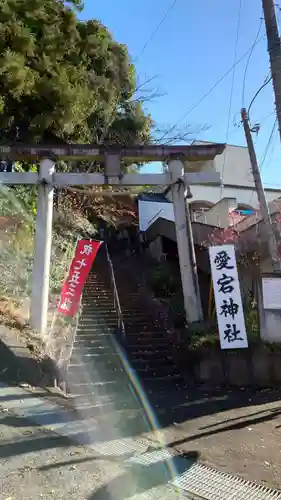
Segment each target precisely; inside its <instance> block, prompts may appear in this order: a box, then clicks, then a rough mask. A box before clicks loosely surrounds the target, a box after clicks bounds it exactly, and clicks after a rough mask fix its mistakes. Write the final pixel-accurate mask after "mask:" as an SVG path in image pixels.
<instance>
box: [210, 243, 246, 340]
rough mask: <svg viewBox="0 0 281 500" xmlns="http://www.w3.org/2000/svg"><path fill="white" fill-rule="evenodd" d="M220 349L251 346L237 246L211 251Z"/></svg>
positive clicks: (220, 247) (217, 248)
mask: <svg viewBox="0 0 281 500" xmlns="http://www.w3.org/2000/svg"><path fill="white" fill-rule="evenodd" d="M209 256H210V263H211V271H212V280H213V288H214V295H215V303H216V312H217V319H218V328H219V336H220V345H221V349H243V348H247V347H248V339H247V332H246V327H245V319H244V312H243V306H242V299H241V292H240V285H239V278H238V272H237V264H236V257H235V249H234V245H218V246H213V247H210V248H209Z"/></svg>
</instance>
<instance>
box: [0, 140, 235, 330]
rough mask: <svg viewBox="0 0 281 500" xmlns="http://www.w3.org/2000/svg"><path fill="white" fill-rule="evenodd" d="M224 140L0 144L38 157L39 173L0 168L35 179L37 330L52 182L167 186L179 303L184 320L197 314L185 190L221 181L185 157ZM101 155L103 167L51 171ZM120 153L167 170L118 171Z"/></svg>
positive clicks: (24, 180) (42, 316) (9, 176)
mask: <svg viewBox="0 0 281 500" xmlns="http://www.w3.org/2000/svg"><path fill="white" fill-rule="evenodd" d="M224 149H225V145H224V144H203V145H201V144H199V145H191V146H165V145H164V146H162V145H149V146H132V147H128V148H122V147H119V146H118V145H116V146H108V147H107V146H93V145H80V144H79V145H63V146H43V145H34V146H28V145H21V144H15V145H11V146H8V145H0V158H1V157H2V158H3V157H8V158H11V159H13V160H29V159H30V160H38V161H40V168H39V173H30V172H27V173H18V172H12V173H10V172H9V173H7V172H3V173H0V183H1V184H7V185H15V184H33V185H34V184H38V186H39V188H38V204H37V218H36V235H35V252H34V264H33V275H32V299H31V323H32V326H33V328H35V329H36V330H37V331H38V332H39V333H41V334H42V333H44V332H45V330H46V326H47V312H48V302H49V275H50V260H51V246H52V219H53V197H54V186H56V187H57V186H58V187H63V186H79V185H80V186H81V185H95V186H106V185H108V186H118V187H120V186H143V185H151V186H159V185H162V186H169V188H170V189H171V192H172V199H173V205H174V215H175V227H176V235H177V245H178V254H179V263H180V271H181V280H182V288H183V296H184V307H185V313H186V317H187V319H188V321H189V322H191V323H192V322H196V321H199V320H200V319H201V315H202V312H201V305H200V299H199V296H198V294H199V291H198V288H197V285H196V280H195V279H194V269H193V264H192V250H193V248H192V245H191V244H190V241H189V238H188V227H187V224H188V222H187V218H186V205H185V203H186V201H185V193H186V190H187V189H188V190H189V186H191V185H192V184H216V185H219V184H220V174H219V173H215V172H214V173H209V172H188V173H185V168H184V167H185V165H186V162H198V161H200V162H204V161H208V160H213V159H214V158H215V156H216V155H219V154H222V152H223V151H224ZM77 159H80V160H93V159H95V160H102V161H104V164H105V173H104V174H101V173H56V171H55V164H56V161H57V160H77ZM121 159H126V160H127V161H131V162H132V163H133V162H136V161H140V160H141V161H143V162H149V161H166V162H167V164H168V172H167V173H163V174H124V175H123V174H122V173H121V169H120V161H121Z"/></svg>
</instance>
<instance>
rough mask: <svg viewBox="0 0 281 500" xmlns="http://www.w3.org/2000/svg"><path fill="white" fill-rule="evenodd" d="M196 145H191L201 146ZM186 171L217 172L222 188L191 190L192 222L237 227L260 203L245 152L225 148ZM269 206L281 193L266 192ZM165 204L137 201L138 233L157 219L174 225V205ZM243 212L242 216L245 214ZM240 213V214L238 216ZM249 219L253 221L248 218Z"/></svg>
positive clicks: (268, 190)
mask: <svg viewBox="0 0 281 500" xmlns="http://www.w3.org/2000/svg"><path fill="white" fill-rule="evenodd" d="M204 143H206V142H204V141H195V142H194V144H204ZM186 170H187V171H191V172H192V171H205V172H219V173H220V175H221V181H222V185H221V186H219V185H210V184H208V185H204V184H195V185H192V186H191V193H192V195H193V198H192V199H191V200H189V204H190V208H191V212H192V217H193V220H194V221H196V222H200V223H205V224H208V225H212V226H217V227H224V228H225V227H228V226H233V225H235V224H236V223H238V222H239V221H240V220H241V219H244V218H245V216H247V215H251V212H249V213H248V212H247V210H250V211H255V210H258V208H259V202H258V198H257V193H256V189H255V184H254V179H253V175H252V172H251V164H250V158H249V153H248V148H247V147H243V146H232V145H227V146H226V149H225V151H224V153H223V154H222V155H218V156H216V157H215V159H214V160H212V161H208V162H193V163H190V164H188V163H187V165H186ZM265 195H266V199H267V201H268V203H270V204H271V202H273V201H274V200H276V199H278V198H280V197H281V190H275V189H265ZM169 200H170V195H169V194H168V195H167V200H165V199H164V197H162V200H161V199H159V200H157V199H155V198H154V200H153V199H151V201H148V200H142V201H139V220H140V230H141V231H146V230H147V229H148V227H149V226H150V225H151V224H153V223H154V222H155V221H156V220H157V218H159V217H161V218H163V219H166V220H169V221H174V213H173V205H172V203H169ZM245 210H246V212H243V211H245ZM241 211H242V212H241ZM251 219H252V217H251Z"/></svg>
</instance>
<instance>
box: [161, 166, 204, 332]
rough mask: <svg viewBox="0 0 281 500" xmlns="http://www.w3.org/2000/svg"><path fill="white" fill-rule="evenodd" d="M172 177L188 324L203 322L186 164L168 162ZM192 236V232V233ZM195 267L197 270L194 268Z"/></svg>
mask: <svg viewBox="0 0 281 500" xmlns="http://www.w3.org/2000/svg"><path fill="white" fill-rule="evenodd" d="M168 167H169V172H170V176H171V192H172V199H173V205H174V216H175V229H176V236H177V245H178V256H179V265H180V273H181V282H182V291H183V299H184V309H185V316H186V320H187V322H188V323H195V322H197V321H200V320H202V308H201V300H200V291H199V287H198V286H197V285H198V282H197V269H196V261H195V262H193V261H194V259H193V258H192V251H193V241H190V237H189V235H188V226H187V224H188V221H187V213H186V200H185V191H186V188H187V187H188V186H186V185H185V182H184V163H183V161H182V160H180V159H177V158H175V159H173V158H171V159H170V160H169V161H168ZM191 236H192V232H191ZM193 266H195V268H193Z"/></svg>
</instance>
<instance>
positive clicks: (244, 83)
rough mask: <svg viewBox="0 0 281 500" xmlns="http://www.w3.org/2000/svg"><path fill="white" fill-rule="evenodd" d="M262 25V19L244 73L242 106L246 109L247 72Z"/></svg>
mask: <svg viewBox="0 0 281 500" xmlns="http://www.w3.org/2000/svg"><path fill="white" fill-rule="evenodd" d="M262 25H263V18H261V22H260V25H259V29H258V32H257V34H256V38H255V41H254V43H253V45H252V47H251V49H250V53H249V57H248V60H247V63H246V66H245V72H244V78H243V87H242V105H241V108H244V107H245V88H246V78H247V72H248V68H249V64H250V60H251V57H252V54H253V51H254V48H255V46H256V44H257V40H258V38H259V34H260V31H261V28H262Z"/></svg>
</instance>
